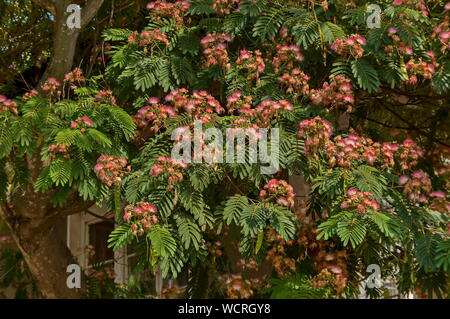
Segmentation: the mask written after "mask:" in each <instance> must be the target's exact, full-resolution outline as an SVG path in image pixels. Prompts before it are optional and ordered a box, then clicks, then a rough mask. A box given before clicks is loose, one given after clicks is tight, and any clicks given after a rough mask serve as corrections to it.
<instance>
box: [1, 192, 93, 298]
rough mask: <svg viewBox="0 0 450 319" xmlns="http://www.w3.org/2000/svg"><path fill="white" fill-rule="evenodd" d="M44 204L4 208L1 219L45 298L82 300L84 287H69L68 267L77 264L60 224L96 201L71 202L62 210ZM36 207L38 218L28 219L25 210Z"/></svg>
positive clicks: (28, 203)
mask: <svg viewBox="0 0 450 319" xmlns="http://www.w3.org/2000/svg"><path fill="white" fill-rule="evenodd" d="M42 203H44V201H42V202H41V203H40V204H38V205H35V203H34V202H29V201H27V200H26V199H22V202H21V203H20V204H18V205H17V206H16V205H13V204H7V205H1V206H0V217H1V219H2V220H4V221H5V223H6V224H7V225H8V227H9V229H10V231H11V234H12V236H13V238H14V241H15V243H16V245H17V247H18V248H19V249H20V251H21V253H22V254H23V256H24V259H25V261H26V263H27V265H28V268H29V270H30V272H31V274H32V275H33V277H34V278H35V280H36V283H37V286H38V287H39V292H40V294H41V295H42V297H43V298H82V297H83V296H84V295H85V287H84V286H82V287H81V289H69V288H68V287H67V285H66V281H67V276H68V275H69V274H67V273H66V269H67V266H68V265H70V264H74V263H76V262H75V260H74V258H73V256H72V255H71V253H70V250H69V249H68V247H67V245H66V242H65V238H64V236H63V234H62V233H63V229H61V228H60V227H57V226H58V223H57V222H58V219H60V218H61V217H64V216H66V214H68V213H75V212H81V211H83V209H85V208H87V207H89V206H90V205H92V202H78V203H74V202H72V201H71V202H70V203H69V205H67V207H65V208H62V209H61V210H59V211H55V210H54V209H52V208H50V207H48V206H47V205H42ZM71 204H73V205H71ZM41 205H42V206H41ZM38 207H41V208H42V209H43V210H44V211H45V213H44V212H43V210H41V209H39V208H38ZM33 208H34V209H36V208H37V210H36V213H37V214H36V216H34V217H32V218H29V217H25V216H24V214H23V211H24V210H32V209H33ZM42 215H43V216H42ZM82 283H84V280H82Z"/></svg>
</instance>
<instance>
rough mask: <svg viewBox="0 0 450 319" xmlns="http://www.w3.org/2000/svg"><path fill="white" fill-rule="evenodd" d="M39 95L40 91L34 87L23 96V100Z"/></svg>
mask: <svg viewBox="0 0 450 319" xmlns="http://www.w3.org/2000/svg"><path fill="white" fill-rule="evenodd" d="M37 95H39V92H38V91H37V90H35V89H32V90H30V91H28V92H27V93H25V94H24V95H23V96H22V101H23V102H26V101H28V100H29V99H32V98H33V97H35V96H37ZM0 100H1V98H0Z"/></svg>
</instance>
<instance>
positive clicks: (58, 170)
mask: <svg viewBox="0 0 450 319" xmlns="http://www.w3.org/2000/svg"><path fill="white" fill-rule="evenodd" d="M71 177H72V165H71V164H70V162H69V161H68V160H66V159H65V158H61V157H58V158H57V159H55V160H54V161H53V162H52V163H51V164H50V178H51V179H52V181H53V182H54V183H55V184H56V186H64V185H66V184H67V183H69V181H70V180H71Z"/></svg>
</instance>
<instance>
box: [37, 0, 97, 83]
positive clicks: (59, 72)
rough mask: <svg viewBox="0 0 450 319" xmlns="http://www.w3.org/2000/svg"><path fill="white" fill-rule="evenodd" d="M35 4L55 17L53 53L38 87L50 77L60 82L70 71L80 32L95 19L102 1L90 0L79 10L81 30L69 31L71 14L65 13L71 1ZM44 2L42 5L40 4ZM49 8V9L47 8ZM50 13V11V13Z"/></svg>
mask: <svg viewBox="0 0 450 319" xmlns="http://www.w3.org/2000/svg"><path fill="white" fill-rule="evenodd" d="M34 1H35V2H36V3H37V4H39V5H42V6H43V7H45V8H46V9H47V10H49V11H50V10H52V11H53V12H54V16H55V23H54V32H53V34H54V35H53V52H52V57H51V60H50V64H49V65H48V67H47V69H46V70H45V72H44V75H43V76H42V78H41V81H40V83H39V84H40V86H41V85H42V84H43V83H44V82H45V81H46V80H47V79H48V78H50V77H54V78H56V79H57V80H60V81H61V80H62V79H63V78H64V74H66V73H68V72H70V71H71V70H72V66H73V61H74V57H75V52H76V48H77V41H78V36H79V35H80V32H81V31H82V30H83V29H84V28H85V27H86V26H87V25H88V24H89V22H90V21H91V20H92V19H93V18H94V17H95V15H96V14H97V12H98V10H99V9H100V7H101V6H102V4H103V1H104V0H90V1H88V2H87V4H86V5H85V6H84V7H82V9H81V28H80V29H77V28H73V29H70V28H68V27H67V24H66V23H67V18H68V17H69V15H70V14H71V12H66V10H67V7H68V6H69V5H70V4H71V3H72V0H58V1H52V0H47V1H42V0H34ZM42 2H44V4H42ZM49 6H50V7H49ZM50 12H51V11H50Z"/></svg>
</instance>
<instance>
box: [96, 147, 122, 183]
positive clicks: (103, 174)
mask: <svg viewBox="0 0 450 319" xmlns="http://www.w3.org/2000/svg"><path fill="white" fill-rule="evenodd" d="M129 171H131V167H130V166H128V162H127V160H126V159H125V158H123V157H115V156H113V155H107V154H103V155H102V156H100V157H99V158H98V159H97V164H96V165H95V167H94V172H95V173H96V174H97V177H98V179H99V180H100V181H101V182H102V183H104V184H106V185H108V186H109V187H111V186H112V185H120V184H121V183H122V177H123V176H124V175H125V174H126V173H127V172H129Z"/></svg>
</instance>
